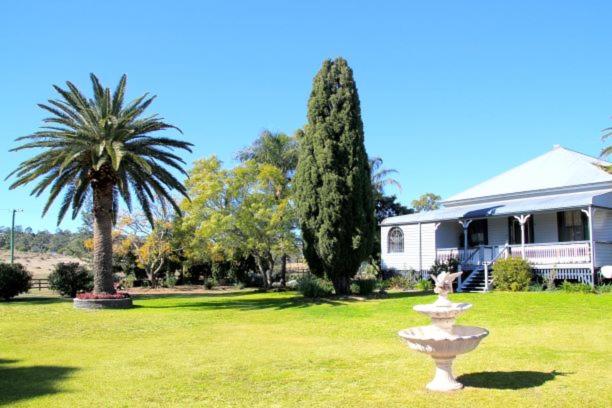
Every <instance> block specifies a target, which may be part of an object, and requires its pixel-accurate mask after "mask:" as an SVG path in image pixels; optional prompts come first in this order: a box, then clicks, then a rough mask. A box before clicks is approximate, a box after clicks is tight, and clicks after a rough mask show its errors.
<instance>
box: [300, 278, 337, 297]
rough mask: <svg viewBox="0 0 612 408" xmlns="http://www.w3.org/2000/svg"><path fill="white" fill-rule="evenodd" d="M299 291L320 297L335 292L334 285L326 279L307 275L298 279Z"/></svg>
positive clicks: (305, 294) (308, 295)
mask: <svg viewBox="0 0 612 408" xmlns="http://www.w3.org/2000/svg"><path fill="white" fill-rule="evenodd" d="M297 289H298V291H299V292H300V293H301V294H302V295H303V296H304V297H308V298H320V297H327V296H330V295H331V294H332V293H333V292H334V286H333V285H332V283H331V282H330V281H328V280H326V279H321V278H317V277H316V276H312V275H306V276H304V277H303V278H301V279H299V280H298V286H297Z"/></svg>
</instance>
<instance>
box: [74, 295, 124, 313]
mask: <svg viewBox="0 0 612 408" xmlns="http://www.w3.org/2000/svg"><path fill="white" fill-rule="evenodd" d="M73 304H74V307H75V308H77V309H129V308H130V307H132V298H131V297H130V295H128V294H127V293H117V294H113V295H104V294H102V295H96V294H92V293H84V294H80V295H78V296H77V297H75V298H74V299H73Z"/></svg>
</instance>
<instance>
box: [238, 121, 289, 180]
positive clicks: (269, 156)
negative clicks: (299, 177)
mask: <svg viewBox="0 0 612 408" xmlns="http://www.w3.org/2000/svg"><path fill="white" fill-rule="evenodd" d="M236 159H238V160H240V161H241V162H245V161H247V160H255V161H256V162H257V163H263V164H271V165H272V166H274V167H277V168H279V169H280V170H281V171H282V172H283V174H284V175H285V177H286V178H287V180H289V181H291V178H292V177H293V173H294V172H295V168H296V167H297V161H298V143H297V136H294V137H291V136H287V135H286V134H284V133H282V132H279V133H272V132H270V131H269V130H264V131H263V132H261V134H260V135H259V137H258V138H257V139H255V141H254V142H253V144H252V145H251V146H249V147H246V148H244V149H242V150H240V151H239V152H238V154H237V155H236Z"/></svg>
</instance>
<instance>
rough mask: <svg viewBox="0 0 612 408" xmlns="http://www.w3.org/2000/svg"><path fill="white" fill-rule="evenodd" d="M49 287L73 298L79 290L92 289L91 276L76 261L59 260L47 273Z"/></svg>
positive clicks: (86, 290)
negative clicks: (48, 273) (51, 270)
mask: <svg viewBox="0 0 612 408" xmlns="http://www.w3.org/2000/svg"><path fill="white" fill-rule="evenodd" d="M49 287H50V288H51V289H52V290H55V291H57V292H59V293H60V295H62V296H70V297H71V298H73V297H75V296H76V295H77V293H79V292H88V291H91V290H92V289H93V276H92V274H91V273H90V272H89V271H88V270H87V269H85V267H84V266H82V265H81V264H79V263H78V262H60V263H58V264H57V265H55V268H54V269H53V272H51V274H50V275H49Z"/></svg>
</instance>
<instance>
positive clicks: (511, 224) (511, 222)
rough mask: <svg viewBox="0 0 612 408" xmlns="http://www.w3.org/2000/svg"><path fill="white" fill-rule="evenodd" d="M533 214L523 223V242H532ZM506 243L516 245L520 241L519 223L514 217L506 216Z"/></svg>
mask: <svg viewBox="0 0 612 408" xmlns="http://www.w3.org/2000/svg"><path fill="white" fill-rule="evenodd" d="M534 242H535V240H534V238H533V216H531V217H529V218H527V222H526V223H525V243H526V244H533V243H534ZM508 243H509V244H510V245H517V244H520V243H521V223H520V222H519V221H518V220H517V219H516V218H514V217H508Z"/></svg>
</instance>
